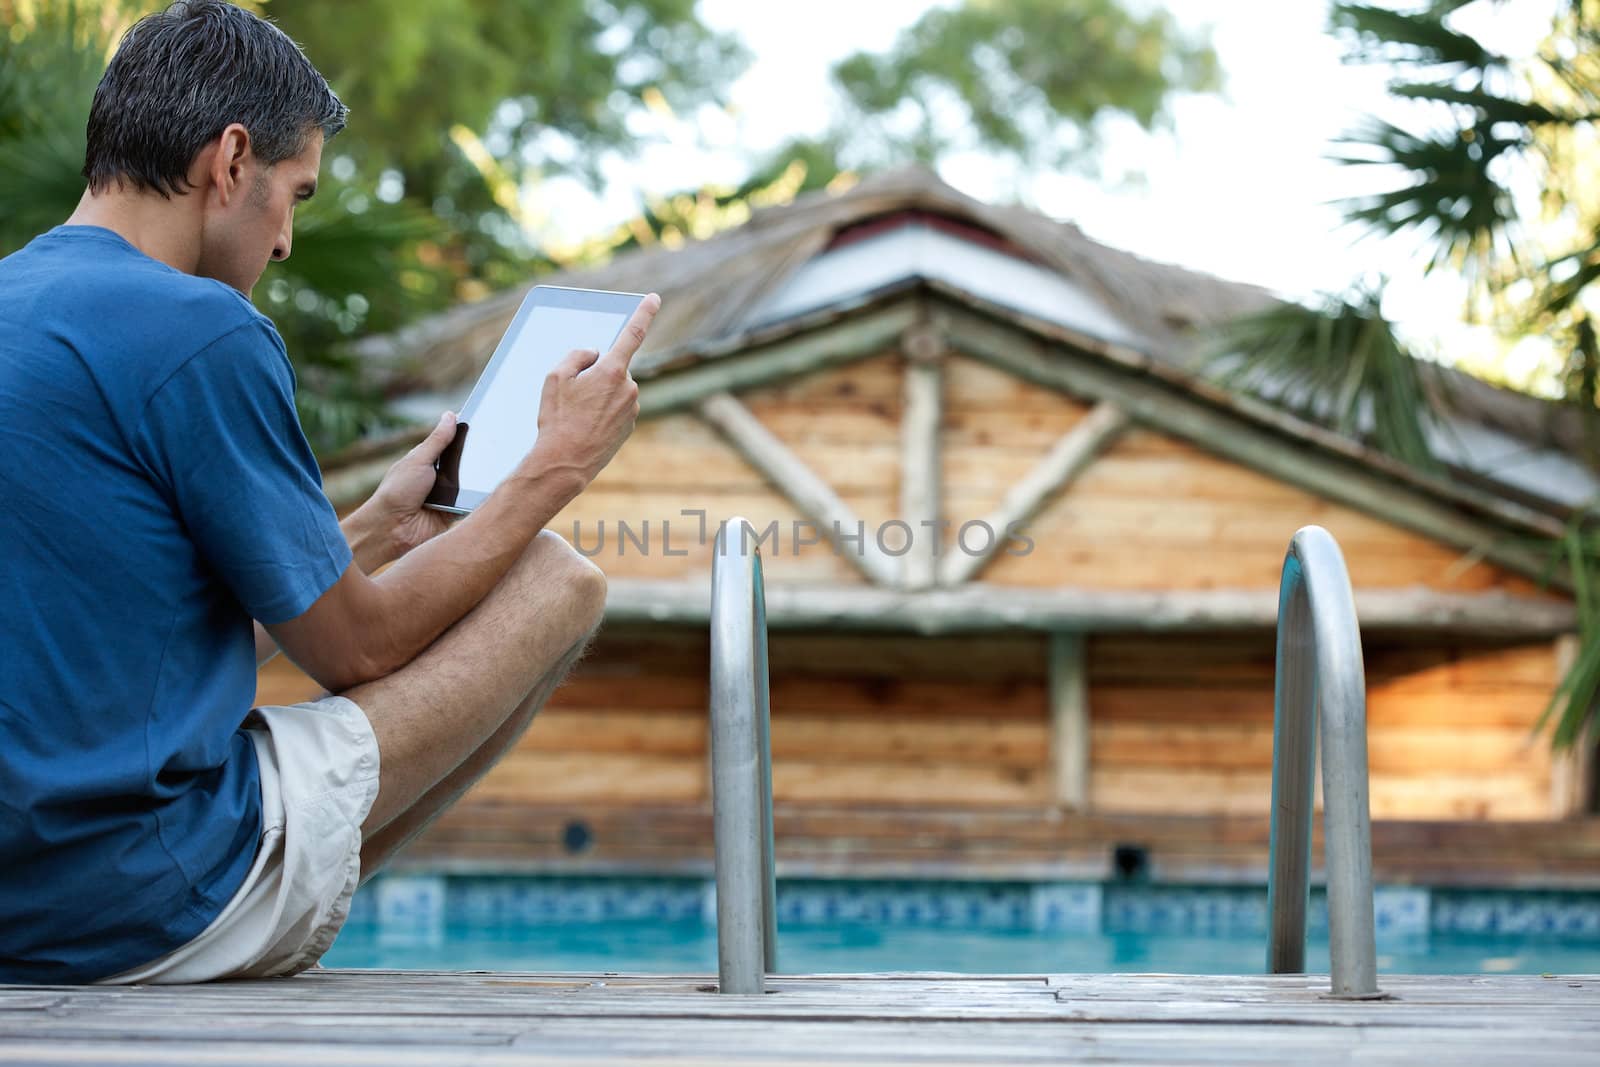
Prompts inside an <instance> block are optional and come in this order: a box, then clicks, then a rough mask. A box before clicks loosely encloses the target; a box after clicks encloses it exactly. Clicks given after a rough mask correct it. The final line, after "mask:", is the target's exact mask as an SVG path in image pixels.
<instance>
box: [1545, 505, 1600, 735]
mask: <svg viewBox="0 0 1600 1067" xmlns="http://www.w3.org/2000/svg"><path fill="white" fill-rule="evenodd" d="M1597 520H1600V510H1597V509H1596V508H1595V507H1590V508H1587V509H1582V510H1580V511H1578V512H1577V513H1576V514H1575V515H1573V516H1572V518H1571V519H1570V520H1569V521H1568V523H1567V528H1566V535H1565V536H1564V537H1563V538H1562V541H1561V545H1560V546H1559V549H1558V552H1559V554H1560V555H1562V556H1564V561H1565V563H1566V565H1567V567H1568V568H1569V569H1570V571H1571V573H1572V587H1573V595H1574V598H1575V599H1576V601H1577V607H1578V655H1577V658H1576V659H1575V660H1574V661H1573V663H1572V665H1571V666H1570V667H1569V668H1568V669H1567V673H1566V674H1565V675H1564V676H1563V677H1562V679H1561V682H1560V684H1559V685H1558V686H1557V687H1556V691H1555V693H1554V694H1553V695H1552V696H1551V698H1550V703H1549V704H1548V705H1546V707H1545V710H1544V714H1543V715H1541V716H1540V717H1539V722H1538V723H1537V725H1536V726H1535V727H1534V730H1535V732H1539V731H1542V730H1544V729H1545V728H1547V727H1551V726H1552V724H1553V728H1552V729H1551V735H1550V740H1551V744H1552V745H1553V746H1554V747H1555V748H1556V749H1558V750H1560V749H1566V748H1571V747H1573V746H1574V745H1578V744H1586V745H1592V744H1597V743H1600V526H1597Z"/></svg>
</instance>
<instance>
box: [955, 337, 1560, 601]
mask: <svg viewBox="0 0 1600 1067" xmlns="http://www.w3.org/2000/svg"><path fill="white" fill-rule="evenodd" d="M946 316H947V319H946V321H947V322H948V333H947V337H948V339H949V343H950V346H951V347H952V348H954V349H956V350H958V351H961V352H964V353H966V354H968V355H971V356H973V357H974V358H976V359H979V360H982V361H983V362H985V363H988V364H990V365H992V366H996V367H999V368H1001V369H1002V370H1007V371H1010V372H1011V373H1013V374H1016V375H1018V376H1019V377H1021V378H1023V379H1025V380H1027V381H1031V382H1035V383H1038V384H1040V385H1045V386H1049V387H1051V388H1054V389H1059V390H1061V391H1062V392H1065V393H1068V394H1070V395H1072V396H1076V397H1082V398H1086V399H1088V400H1091V401H1110V402H1112V403H1114V404H1116V405H1117V406H1118V407H1120V408H1122V409H1123V410H1124V411H1126V412H1127V413H1128V415H1129V416H1130V417H1131V418H1132V419H1134V420H1135V421H1137V422H1139V423H1141V424H1143V425H1147V426H1149V427H1150V428H1151V429H1153V430H1156V431H1159V432H1161V433H1168V434H1172V435H1173V436H1175V437H1179V438H1182V439H1184V440H1186V441H1189V442H1192V443H1193V444H1195V445H1198V446H1199V447H1201V448H1203V449H1205V450H1207V451H1209V452H1212V453H1214V454H1216V455H1220V456H1223V457H1225V458H1227V459H1230V460H1233V461H1235V462H1237V463H1240V464H1242V465H1244V466H1246V467H1249V468H1251V469H1253V470H1257V471H1260V472H1262V473H1263V474H1267V475H1269V476H1271V477H1273V478H1277V479H1279V480H1281V481H1284V482H1287V483H1288V484H1290V485H1295V486H1299V487H1300V488H1302V489H1305V490H1308V491H1310V492H1313V493H1316V494H1318V495H1319V496H1323V497H1326V498H1328V499H1330V500H1335V501H1338V502H1339V503H1341V504H1345V505H1347V506H1349V507H1353V508H1357V509H1359V510H1361V511H1364V512H1366V513H1368V514H1371V515H1376V516H1378V517H1379V518H1383V519H1386V520H1388V521H1389V522H1393V523H1395V524H1396V525H1397V526H1401V527H1404V528H1405V529H1408V530H1412V531H1414V532H1416V533H1419V534H1422V535H1423V536H1426V537H1431V538H1434V539H1435V540H1438V541H1441V542H1444V543H1445V544H1449V545H1454V546H1456V547H1458V548H1461V549H1463V550H1465V551H1471V552H1478V553H1481V554H1482V556H1483V557H1484V558H1485V559H1488V560H1489V561H1491V562H1493V563H1496V564H1498V565H1500V566H1502V567H1505V568H1507V569H1508V570H1512V571H1515V572H1517V573H1519V574H1523V575H1526V576H1528V577H1533V578H1543V577H1544V576H1545V575H1546V574H1547V572H1548V571H1549V563H1550V560H1549V551H1548V549H1547V548H1546V547H1545V546H1543V545H1539V544H1529V543H1528V539H1527V538H1526V537H1522V538H1516V537H1510V536H1507V534H1508V532H1509V530H1508V527H1507V526H1506V525H1505V524H1503V523H1502V522H1498V521H1495V522H1491V521H1487V520H1485V519H1484V518H1481V517H1480V516H1479V514H1475V513H1473V512H1471V511H1469V510H1468V509H1467V508H1466V507H1459V506H1453V505H1451V504H1447V503H1445V502H1444V501H1443V500H1441V499H1439V498H1438V497H1437V496H1436V495H1431V494H1429V493H1427V492H1424V491H1423V490H1421V489H1419V488H1417V487H1413V486H1411V485H1407V484H1403V483H1401V482H1399V481H1397V480H1396V479H1395V478H1390V477H1387V476H1385V475H1383V474H1381V473H1380V472H1378V471H1376V470H1374V469H1373V468H1372V462H1371V461H1370V459H1369V458H1362V457H1354V456H1351V457H1346V456H1343V455H1338V454H1335V453H1334V451H1333V449H1332V446H1331V444H1328V443H1326V442H1314V441H1312V440H1311V439H1310V437H1309V434H1310V428H1307V429H1306V430H1305V431H1303V432H1289V431H1284V432H1277V430H1275V429H1274V428H1272V427H1269V426H1267V425H1264V424H1263V419H1262V418H1261V417H1257V416H1255V415H1252V414H1250V412H1247V411H1244V410H1242V407H1241V404H1240V403H1235V404H1234V407H1235V408H1239V409H1240V410H1223V409H1222V408H1221V407H1219V406H1218V405H1217V404H1212V403H1206V402H1204V401H1202V400H1201V399H1199V398H1198V397H1196V396H1194V395H1189V394H1191V393H1193V392H1195V389H1190V390H1188V391H1185V390H1184V389H1181V388H1179V387H1178V386H1176V385H1173V384H1170V383H1166V382H1164V381H1161V380H1158V379H1157V378H1156V377H1154V376H1153V374H1152V373H1150V372H1140V370H1139V369H1138V368H1134V367H1128V366H1122V365H1117V364H1113V363H1110V362H1109V361H1105V360H1098V359H1093V358H1084V357H1076V358H1075V357H1073V356H1072V355H1071V353H1070V351H1069V350H1068V349H1066V348H1065V346H1064V345H1063V344H1051V343H1049V342H1047V341H1044V340H1041V339H1039V338H1038V337H1035V336H1030V334H1029V333H1028V332H1026V331H1025V328H1024V327H1021V326H1016V325H1009V324H1006V323H1001V322H996V321H994V320H993V319H991V318H988V317H986V316H983V315H980V314H978V313H977V312H975V311H972V310H969V309H965V308H959V307H950V308H949V309H947V311H946ZM1251 410H1252V411H1253V410H1254V409H1253V408H1252V409H1251ZM1278 418H1279V419H1280V420H1284V419H1288V418H1289V416H1287V415H1284V414H1283V413H1278ZM1328 436H1332V435H1328ZM1480 495H1481V494H1480ZM1473 507H1475V508H1477V509H1478V510H1479V511H1481V512H1483V513H1485V514H1487V513H1491V511H1492V513H1493V514H1494V515H1495V518H1496V519H1504V520H1506V521H1507V522H1515V523H1516V524H1517V526H1518V527H1519V528H1521V529H1523V530H1526V529H1540V530H1543V529H1545V528H1547V527H1550V525H1551V524H1552V523H1553V524H1554V529H1556V530H1557V531H1559V528H1560V524H1559V523H1558V522H1556V520H1554V519H1552V518H1550V517H1549V516H1539V515H1537V514H1535V513H1533V512H1531V511H1528V509H1524V508H1519V507H1514V506H1513V505H1511V504H1509V503H1507V502H1504V501H1494V500H1489V499H1487V498H1485V499H1484V500H1482V501H1479V502H1478V503H1476V504H1474V505H1473ZM1512 511H1515V512H1516V516H1512V515H1511V514H1510V513H1511V512H1512ZM1502 513H1504V514H1502ZM1524 513H1526V514H1524ZM1334 534H1335V535H1336V536H1337V534H1338V531H1337V530H1335V531H1334ZM1553 581H1554V582H1555V584H1557V585H1558V586H1561V587H1570V582H1569V580H1568V579H1567V578H1566V577H1565V576H1564V574H1561V573H1558V574H1557V575H1556V576H1555V578H1554V579H1553Z"/></svg>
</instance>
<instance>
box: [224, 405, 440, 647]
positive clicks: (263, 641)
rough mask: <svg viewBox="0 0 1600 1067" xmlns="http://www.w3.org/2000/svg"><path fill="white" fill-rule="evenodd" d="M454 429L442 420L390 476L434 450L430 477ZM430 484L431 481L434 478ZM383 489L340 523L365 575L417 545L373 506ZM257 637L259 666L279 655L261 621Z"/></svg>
mask: <svg viewBox="0 0 1600 1067" xmlns="http://www.w3.org/2000/svg"><path fill="white" fill-rule="evenodd" d="M454 428H455V424H454V422H453V421H451V422H449V423H448V424H447V423H445V422H444V421H443V420H441V423H440V426H439V427H438V428H435V429H434V431H433V432H432V433H431V434H429V435H428V438H429V439H428V440H426V441H424V442H423V443H422V444H419V445H418V446H417V447H416V448H415V449H413V450H412V452H411V454H410V455H408V456H407V457H406V458H405V459H403V460H401V461H400V463H397V464H396V465H395V467H396V469H395V470H394V471H391V472H390V478H392V477H394V475H395V474H396V473H399V474H401V475H402V476H403V475H404V474H405V473H406V472H404V471H401V470H399V468H400V467H401V465H402V464H405V463H407V462H410V461H412V460H417V459H421V458H422V457H423V456H424V455H425V454H428V453H431V455H427V457H426V462H427V464H428V466H429V471H428V473H429V475H430V479H431V475H432V468H431V464H432V456H433V455H437V452H438V450H439V449H442V448H443V447H444V445H445V444H448V443H449V436H443V435H442V434H441V430H448V431H451V435H453V432H454ZM441 436H443V440H442V441H436V439H438V438H440V437H441ZM435 444H437V446H438V447H437V449H436V448H434V447H432V446H433V445H435ZM390 478H385V479H384V482H385V483H386V484H387V483H388V482H389V480H390ZM429 484H430V485H431V484H432V482H431V480H430V482H429ZM384 492H385V487H384V486H379V488H378V491H377V492H376V493H374V494H373V498H372V500H369V501H368V502H367V503H366V504H364V505H362V506H361V507H359V508H357V509H356V510H355V511H353V512H351V513H350V514H349V515H346V516H345V517H344V519H343V520H341V521H340V523H339V529H340V530H341V531H343V533H344V539H345V541H347V542H348V543H349V545H350V554H351V556H353V557H354V558H355V565H356V566H357V567H360V568H361V573H362V574H372V573H373V572H374V571H378V570H381V569H382V568H384V567H385V566H387V565H389V564H390V563H393V562H394V561H395V560H397V559H399V558H400V557H401V556H403V555H405V554H406V552H408V551H410V549H411V548H412V547H414V546H413V545H410V544H407V543H406V542H405V539H404V538H402V537H399V536H396V535H395V533H394V532H393V531H392V530H391V529H390V527H391V526H392V523H389V522H385V521H384V516H383V515H382V514H380V512H381V511H382V508H381V507H375V506H374V505H376V504H378V503H379V501H380V497H382V496H383V494H384ZM255 639H256V666H257V667H260V666H262V665H263V664H265V663H266V662H267V661H268V660H270V659H271V658H272V657H273V656H276V655H277V654H278V642H277V641H275V640H274V639H273V637H272V635H271V634H269V633H268V632H267V628H266V627H265V626H262V625H261V624H260V623H259V622H258V623H256V624H255Z"/></svg>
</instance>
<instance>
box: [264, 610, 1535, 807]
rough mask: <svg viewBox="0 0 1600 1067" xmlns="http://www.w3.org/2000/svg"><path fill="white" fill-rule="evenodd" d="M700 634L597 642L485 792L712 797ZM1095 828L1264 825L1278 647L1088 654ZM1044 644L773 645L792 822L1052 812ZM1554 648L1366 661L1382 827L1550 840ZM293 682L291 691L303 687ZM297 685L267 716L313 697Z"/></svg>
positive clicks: (1223, 644)
mask: <svg viewBox="0 0 1600 1067" xmlns="http://www.w3.org/2000/svg"><path fill="white" fill-rule="evenodd" d="M708 656H709V650H708V647H707V642H706V637H705V635H704V634H700V633H693V632H688V631H682V630H678V631H672V630H666V631H663V630H647V629H630V628H613V629H609V630H606V631H604V632H603V633H602V635H601V637H600V638H599V640H598V641H597V642H596V645H595V647H594V649H593V650H592V651H591V652H590V654H589V656H588V657H587V658H586V659H585V660H584V662H583V663H582V664H580V666H579V668H578V670H577V671H576V672H575V674H574V676H573V678H572V680H571V681H570V682H569V683H568V684H567V685H566V686H564V687H563V688H561V689H560V690H559V691H558V692H557V694H556V696H555V698H554V699H553V700H552V701H551V704H550V706H549V707H548V708H546V710H545V711H544V712H543V713H541V715H540V717H539V719H538V720H537V722H536V724H535V727H534V729H533V730H531V731H530V732H529V734H528V736H527V737H526V738H524V740H523V742H522V744H521V745H520V746H519V747H518V748H517V750H516V751H515V752H514V753H512V754H511V755H510V756H509V757H508V758H507V759H506V760H505V762H504V763H502V764H501V765H500V766H499V767H498V768H496V769H495V770H494V771H493V772H492V773H491V774H490V775H489V776H488V777H487V778H486V779H485V780H484V781H483V783H482V784H481V785H480V786H479V787H478V788H477V790H476V792H475V797H476V799H479V800H485V801H497V802H505V803H517V804H527V805H533V806H537V805H545V804H574V803H603V804H616V803H630V802H636V803H641V804H644V803H652V802H700V801H704V800H706V799H707V798H708V795H709V794H708V791H707V790H708V778H709V775H708V770H707V725H706V724H707V718H706V706H707V697H708V694H707V682H706V664H707V662H708ZM1088 661H1089V679H1090V681H1089V709H1090V711H1089V714H1090V744H1091V749H1090V781H1089V790H1090V791H1089V797H1090V807H1091V810H1094V811H1097V812H1105V813H1130V814H1132V813H1138V814H1164V815H1254V814H1259V813H1260V812H1261V811H1262V809H1263V805H1265V804H1266V802H1267V801H1266V798H1267V797H1268V796H1269V795H1270V789H1271V780H1272V665H1273V646H1272V641H1271V638H1270V637H1266V636H1263V637H1261V638H1257V639H1242V638H1233V637H1215V638H1205V637H1196V636H1193V635H1188V636H1184V637H1181V638H1160V637H1148V636H1140V637H1137V638H1135V637H1104V638H1096V639H1093V640H1091V641H1090V642H1089V650H1088ZM1044 665H1045V647H1044V639H1043V638H1042V637H1036V636H1032V635H1027V636H1009V637H1008V636H984V637H981V638H979V637H941V638H920V637H900V636H894V635H878V634H873V635H851V636H835V635H829V634H797V633H779V634H774V635H773V637H772V642H771V674H772V708H773V727H772V730H773V734H772V742H773V777H774V783H773V789H774V794H775V797H776V800H777V801H778V802H779V803H780V804H793V805H817V806H822V807H828V806H854V805H860V806H862V807H867V808H889V807H895V806H900V805H910V806H916V807H921V808H933V809H941V810H943V809H962V808H966V809H982V808H990V807H999V808H1019V807H1037V808H1041V809H1042V808H1047V807H1049V806H1050V805H1051V802H1052V798H1051V764H1050V736H1049V733H1050V727H1049V713H1048V707H1047V702H1048V698H1047V691H1046V685H1045V678H1044ZM1554 672H1555V661H1554V652H1553V649H1552V648H1551V647H1550V646H1549V645H1542V644H1541V645H1528V646H1513V647H1480V648H1471V647H1463V646H1431V645H1414V644H1388V645H1374V646H1371V647H1369V648H1368V650H1367V677H1368V683H1369V689H1370V691H1369V703H1368V720H1369V722H1368V726H1369V740H1368V751H1369V759H1370V765H1371V780H1372V814H1373V817H1374V818H1379V819H1388V818H1407V819H1425V818H1452V819H1536V818H1551V817H1554V816H1556V815H1558V814H1559V813H1558V812H1556V811H1554V810H1553V808H1552V791H1551V758H1550V755H1549V749H1548V744H1547V742H1546V741H1545V740H1544V739H1543V738H1542V737H1540V738H1535V737H1533V736H1532V734H1531V729H1532V726H1533V724H1534V722H1535V721H1536V720H1537V718H1538V716H1539V713H1540V712H1541V711H1542V710H1543V707H1544V702H1545V700H1547V699H1548V694H1549V691H1550V682H1551V679H1552V678H1553V677H1554ZM297 679H298V680H297ZM314 689H315V686H313V685H310V683H308V682H306V681H305V680H304V679H303V678H299V677H298V672H294V671H293V669H292V665H289V664H286V663H284V662H283V661H281V660H280V661H278V662H277V663H275V664H274V665H271V666H269V668H268V669H267V670H266V671H264V672H263V680H262V684H261V687H260V691H259V699H260V700H261V702H273V703H279V702H285V701H287V700H292V699H302V698H304V697H305V696H306V695H309V693H308V691H309V690H314Z"/></svg>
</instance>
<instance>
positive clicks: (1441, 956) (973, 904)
mask: <svg viewBox="0 0 1600 1067" xmlns="http://www.w3.org/2000/svg"><path fill="white" fill-rule="evenodd" d="M713 910H714V896H713V894H712V891H711V888H710V886H709V885H708V884H707V883H705V882H703V881H700V880H697V879H665V880H663V879H623V878H617V879H594V878H585V879H575V878H524V877H443V876H415V875H406V876H398V877H387V878H378V879H375V880H374V881H373V882H372V883H371V884H370V885H368V886H367V887H365V888H364V889H363V890H362V891H361V892H360V893H358V894H357V896H356V900H355V902H354V904H353V906H352V909H351V918H350V921H349V922H348V923H347V924H346V927H345V929H344V931H343V932H342V933H341V934H340V936H339V939H338V941H337V942H335V944H334V946H333V949H332V950H331V951H330V952H329V953H328V954H327V956H326V957H324V959H323V964H324V965H325V966H328V967H385V968H399V969H410V970H435V969H437V970H496V971H534V970H536V971H587V972H607V971H614V972H637V973H647V974H648V973H685V972H687V973H697V974H705V973H713V972H715V971H716V966H717V960H716V929H715V926H714V925H713V923H712V922H711V921H710V917H711V915H712V914H713ZM778 912H779V964H780V967H781V969H783V970H786V971H791V972H800V973H829V972H834V973H837V972H866V971H951V972H967V973H992V974H1003V973H1022V972H1030V973H1114V972H1124V973H1126V972H1150V971H1161V972H1170V973H1181V974H1249V973H1259V972H1261V970H1262V969H1263V966H1264V960H1265V955H1266V892H1265V890H1264V889H1260V888H1253V887H1210V886H1205V887H1183V886H1153V885H1127V884H1118V883H1111V884H1104V885H1101V884H1094V883H1049V884H1026V883H920V882H898V883H897V882H837V881H786V882H783V883H780V885H779V892H778ZM1375 915H1376V919H1377V928H1378V969H1379V973H1380V974H1382V973H1383V972H1389V973H1411V974H1476V973H1504V974H1539V973H1552V974H1595V973H1600V893H1595V892H1555V891H1550V892H1527V891H1523V892H1511V891H1479V890H1442V889H1426V888H1418V887H1380V888H1379V889H1378V891H1377V893H1376V897H1375ZM1310 925H1311V937H1310V943H1309V948H1308V953H1307V967H1308V969H1309V970H1311V971H1314V972H1326V971H1327V969H1328V955H1327V934H1326V908H1325V904H1324V902H1323V900H1322V898H1321V895H1320V894H1314V895H1313V900H1312V910H1311V917H1310Z"/></svg>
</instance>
